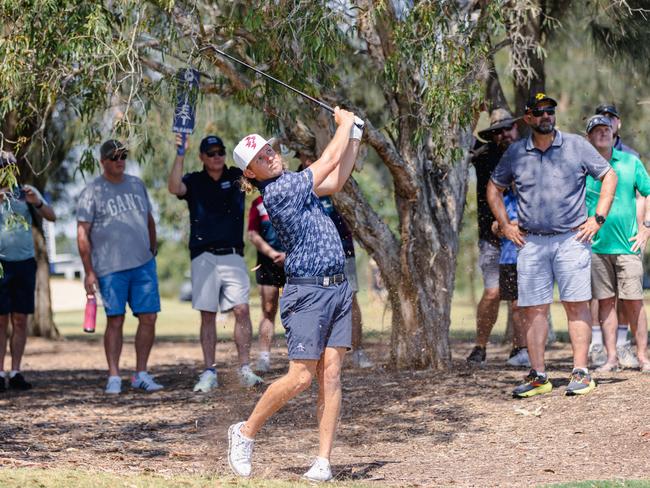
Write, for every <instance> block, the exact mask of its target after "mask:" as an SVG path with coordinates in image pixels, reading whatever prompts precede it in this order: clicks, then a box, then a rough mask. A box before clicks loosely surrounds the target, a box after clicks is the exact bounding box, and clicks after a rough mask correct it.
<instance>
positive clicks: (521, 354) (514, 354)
mask: <svg viewBox="0 0 650 488" xmlns="http://www.w3.org/2000/svg"><path fill="white" fill-rule="evenodd" d="M506 364H508V365H510V366H524V367H526V368H530V358H529V357H528V348H526V347H515V348H513V349H512V351H510V357H509V358H508V360H507V361H506Z"/></svg>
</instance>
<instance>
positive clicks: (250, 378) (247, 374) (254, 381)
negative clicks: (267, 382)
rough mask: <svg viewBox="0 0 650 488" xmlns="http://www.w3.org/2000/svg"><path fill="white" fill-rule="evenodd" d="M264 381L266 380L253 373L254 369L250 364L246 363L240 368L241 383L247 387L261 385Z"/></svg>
mask: <svg viewBox="0 0 650 488" xmlns="http://www.w3.org/2000/svg"><path fill="white" fill-rule="evenodd" d="M263 383H264V380H263V379H262V378H260V377H259V376H257V375H256V374H255V373H253V370H252V369H251V367H250V366H249V365H248V364H245V365H244V366H242V367H241V369H240V370H239V384H240V385H241V386H244V387H246V388H251V387H253V386H257V385H261V384H263Z"/></svg>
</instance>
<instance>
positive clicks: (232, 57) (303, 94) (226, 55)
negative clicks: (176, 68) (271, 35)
mask: <svg viewBox="0 0 650 488" xmlns="http://www.w3.org/2000/svg"><path fill="white" fill-rule="evenodd" d="M206 49H212V50H213V51H215V52H217V53H219V54H221V55H222V56H224V57H226V58H228V59H230V60H231V61H234V62H235V63H238V64H241V65H242V66H246V67H247V68H248V69H250V70H253V71H255V73H257V74H260V75H262V76H265V77H266V78H268V79H269V80H272V81H275V82H276V83H279V84H280V85H282V86H283V87H285V88H288V89H289V90H291V91H292V92H294V93H297V94H298V95H300V96H301V97H303V98H306V99H307V100H309V101H311V102H314V103H315V104H316V105H318V106H319V107H321V108H324V109H325V110H327V111H328V112H330V113H332V114H333V113H334V109H333V108H332V107H330V106H329V105H327V104H326V103H324V102H321V101H320V100H317V99H315V98H314V97H311V96H309V95H307V94H306V93H304V92H302V91H300V90H298V89H297V88H294V87H292V86H291V85H288V84H286V83H285V82H284V81H281V80H278V79H277V78H275V77H273V76H271V75H269V74H267V73H265V72H264V71H260V70H259V69H257V68H255V67H254V66H251V65H250V64H248V63H246V62H244V61H242V60H241V59H237V58H236V57H234V56H231V55H230V54H228V53H226V52H224V51H222V50H221V49H218V48H217V47H215V46H214V45H212V44H210V45H208V46H205V47H202V48H201V49H199V52H201V51H205V50H206ZM355 125H356V126H357V127H359V128H360V129H361V128H362V126H360V125H359V124H356V123H355Z"/></svg>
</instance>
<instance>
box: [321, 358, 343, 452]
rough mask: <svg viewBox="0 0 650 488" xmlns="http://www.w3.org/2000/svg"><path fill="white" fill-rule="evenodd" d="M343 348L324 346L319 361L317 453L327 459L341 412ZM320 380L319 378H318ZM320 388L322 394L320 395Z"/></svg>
mask: <svg viewBox="0 0 650 488" xmlns="http://www.w3.org/2000/svg"><path fill="white" fill-rule="evenodd" d="M345 351H346V349H345V348H332V347H326V348H325V353H324V354H323V358H322V359H321V361H322V362H323V368H322V369H323V373H322V382H321V383H320V384H319V395H318V397H319V400H320V399H321V396H322V398H323V401H322V405H321V404H320V401H319V406H318V407H319V415H318V419H319V424H318V428H319V440H320V447H319V452H318V455H319V456H320V457H322V458H325V459H329V458H330V454H331V452H332V444H333V443H334V437H335V435H336V426H337V424H338V421H339V413H340V412H341V365H342V364H343V357H344V356H345ZM319 381H320V378H319ZM321 390H322V392H323V393H322V395H321Z"/></svg>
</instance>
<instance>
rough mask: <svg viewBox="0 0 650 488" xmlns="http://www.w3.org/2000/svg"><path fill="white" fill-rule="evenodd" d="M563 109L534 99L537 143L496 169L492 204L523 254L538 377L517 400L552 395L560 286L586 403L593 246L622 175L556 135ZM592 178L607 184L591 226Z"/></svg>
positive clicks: (510, 153) (528, 115) (521, 275)
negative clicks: (510, 200)
mask: <svg viewBox="0 0 650 488" xmlns="http://www.w3.org/2000/svg"><path fill="white" fill-rule="evenodd" d="M556 106H557V103H556V102H555V100H553V99H552V98H551V97H548V96H547V95H545V94H544V93H537V94H535V95H534V96H532V97H531V98H530V99H529V100H528V103H527V104H526V107H525V115H524V121H525V122H526V123H527V124H528V125H529V126H530V128H531V129H532V132H531V135H530V136H529V137H528V138H526V139H521V140H519V141H516V142H515V143H513V144H512V145H511V146H510V147H509V148H508V149H507V150H506V152H505V154H504V155H503V157H502V158H501V161H499V164H498V165H497V167H496V168H495V169H494V173H492V178H491V180H490V182H489V183H488V190H487V199H488V203H489V204H490V208H491V209H492V212H493V213H494V215H495V217H496V219H497V221H498V222H499V227H500V228H501V230H502V232H503V234H504V236H505V237H506V238H507V239H510V240H511V241H513V242H514V243H515V244H516V245H517V246H519V247H520V249H519V254H518V256H517V287H518V295H519V306H520V307H521V308H522V310H523V314H524V321H525V323H526V325H527V326H528V332H527V334H526V342H527V344H528V354H529V356H530V363H531V366H532V369H531V370H530V373H529V374H528V376H527V377H526V379H525V382H524V383H523V384H522V385H520V386H518V387H517V388H515V389H514V391H513V396H515V397H517V398H526V397H530V396H533V395H539V394H542V393H548V392H550V391H551V390H552V388H553V387H552V385H551V382H550V381H549V379H548V376H547V375H546V371H545V370H546V368H545V365H544V349H545V344H546V337H547V334H548V319H547V316H548V309H549V307H550V304H551V303H552V302H553V284H554V282H555V281H557V283H558V288H559V291H560V300H561V301H562V305H564V309H565V311H566V314H567V319H568V322H569V335H570V337H571V345H572V347H573V366H574V367H573V371H572V373H571V380H570V382H569V385H568V386H567V389H566V394H567V395H584V394H586V393H589V392H590V391H592V390H593V389H594V387H595V386H596V384H595V382H594V381H593V379H592V378H591V375H590V373H589V370H588V369H587V365H588V358H587V355H588V350H589V341H590V339H591V313H590V311H589V300H591V279H590V278H591V275H590V268H591V244H590V243H591V239H592V238H593V236H594V235H595V234H596V232H598V230H599V229H600V227H601V226H602V225H603V224H604V223H605V219H606V217H607V213H608V212H609V208H610V206H611V204H612V200H613V198H614V192H615V190H616V174H615V173H614V172H613V171H610V169H611V166H610V165H609V163H608V162H607V161H606V160H605V159H604V158H603V157H602V156H601V155H600V154H598V152H597V151H596V150H595V149H594V147H593V146H592V145H591V144H589V143H588V142H587V141H586V140H585V139H584V138H583V137H580V136H577V135H575V134H566V133H562V132H560V131H559V130H556V129H555V107H556ZM587 174H589V175H591V176H592V177H594V178H595V179H598V180H602V190H601V195H600V198H599V200H598V204H597V206H596V213H595V215H594V216H592V217H589V218H587V210H586V207H585V190H586V187H585V180H586V176H587ZM513 181H514V183H515V187H516V189H517V194H518V198H519V202H518V203H519V207H518V210H517V214H518V217H519V219H518V224H514V223H512V222H511V221H510V219H509V218H508V214H507V212H506V208H505V206H504V203H503V191H504V190H505V189H506V188H508V187H509V186H510V184H511V183H512V182H513Z"/></svg>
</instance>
